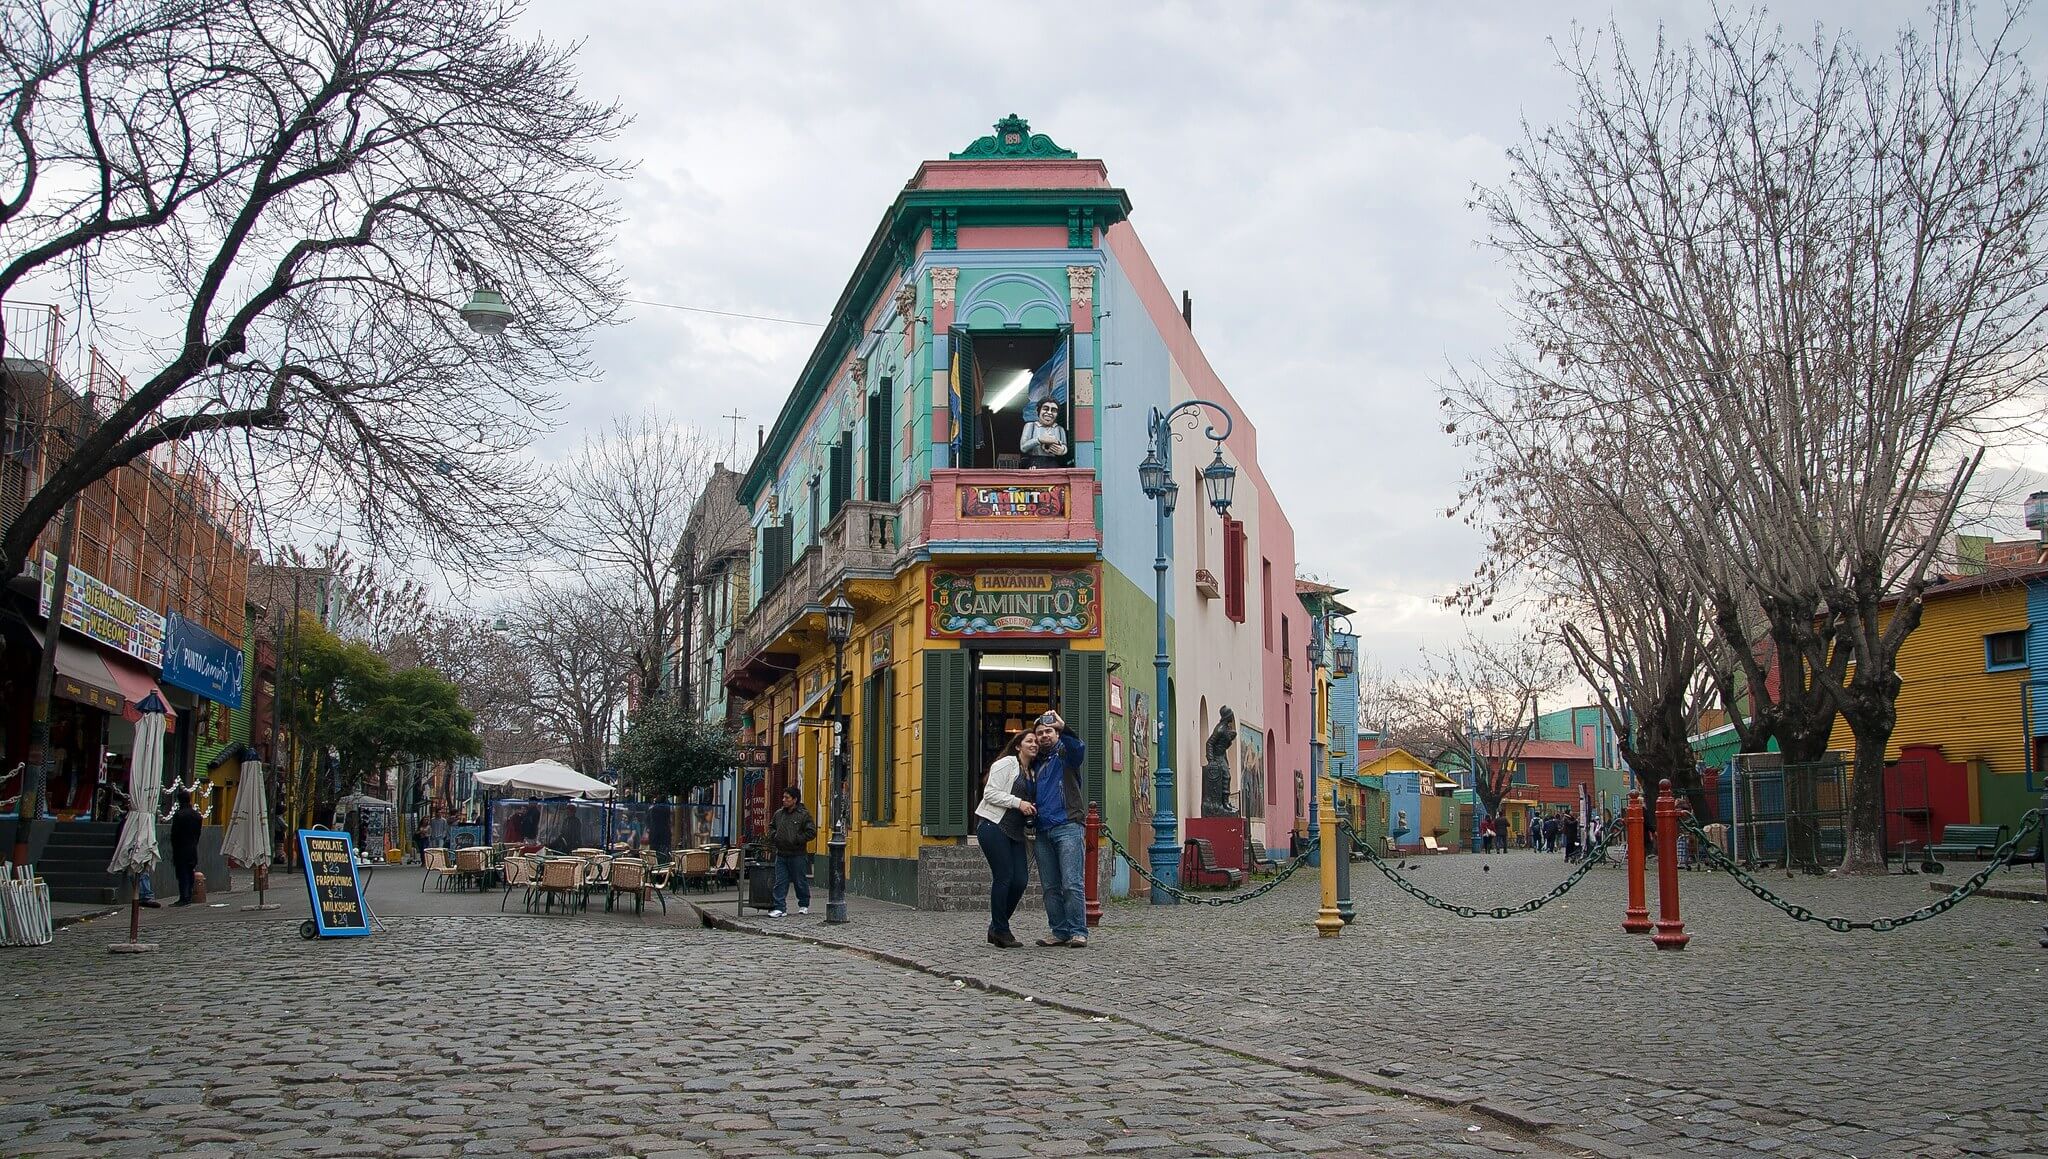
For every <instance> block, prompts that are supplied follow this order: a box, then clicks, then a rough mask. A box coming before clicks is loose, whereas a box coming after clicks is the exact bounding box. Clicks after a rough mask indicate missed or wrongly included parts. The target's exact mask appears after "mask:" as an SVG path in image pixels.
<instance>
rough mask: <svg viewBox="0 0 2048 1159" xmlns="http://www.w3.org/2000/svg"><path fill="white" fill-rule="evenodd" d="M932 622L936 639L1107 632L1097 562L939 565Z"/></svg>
mask: <svg viewBox="0 0 2048 1159" xmlns="http://www.w3.org/2000/svg"><path fill="white" fill-rule="evenodd" d="M929 583H930V589H929V593H928V594H929V596H930V598H929V599H928V600H927V601H926V607H927V609H928V611H927V612H926V626H927V629H928V631H929V634H930V635H931V636H932V637H933V638H936V639H960V638H964V637H969V636H974V637H988V636H997V637H1017V636H1055V637H1077V636H1078V637H1094V636H1100V635H1101V634H1102V601H1101V598H1100V595H1099V592H1100V589H1101V583H1100V579H1099V575H1098V573H1097V572H1096V569H1095V568H1094V567H1092V566H1091V567H1081V568H1041V567H1023V568H1020V567H1000V568H998V567H991V568H977V569H975V570H972V571H949V570H945V569H942V568H933V569H932V571H931V573H930V580H929Z"/></svg>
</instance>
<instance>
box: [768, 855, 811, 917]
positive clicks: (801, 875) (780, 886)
mask: <svg viewBox="0 0 2048 1159" xmlns="http://www.w3.org/2000/svg"><path fill="white" fill-rule="evenodd" d="M791 882H795V883H796V904H797V905H799V906H802V907H803V908H805V909H809V908H810V906H811V855H810V854H808V853H778V854H776V855H775V908H776V909H779V910H787V909H789V906H788V904H786V903H787V902H788V901H789V885H790V883H791Z"/></svg>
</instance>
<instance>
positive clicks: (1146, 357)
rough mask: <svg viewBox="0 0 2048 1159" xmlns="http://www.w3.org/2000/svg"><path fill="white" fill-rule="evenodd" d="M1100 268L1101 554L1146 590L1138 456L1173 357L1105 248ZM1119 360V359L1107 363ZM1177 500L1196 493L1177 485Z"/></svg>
mask: <svg viewBox="0 0 2048 1159" xmlns="http://www.w3.org/2000/svg"><path fill="white" fill-rule="evenodd" d="M1104 260H1105V269H1104V271H1103V274H1102V276H1101V277H1099V278H1097V279H1096V287H1095V308H1096V312H1097V317H1098V318H1100V319H1101V321H1100V322H1099V323H1098V327H1099V328H1098V332H1097V337H1098V341H1097V343H1096V345H1097V346H1098V347H1099V348H1100V350H1101V354H1102V369H1101V371H1100V372H1099V374H1098V377H1097V378H1096V384H1095V399H1096V414H1097V415H1098V416H1099V426H1098V427H1097V434H1096V442H1097V444H1098V445H1099V447H1100V450H1101V456H1102V458H1101V463H1102V465H1101V467H1100V469H1099V470H1098V472H1097V474H1098V477H1099V478H1100V479H1101V480H1102V508H1103V509H1102V539H1103V543H1102V554H1103V558H1104V559H1106V560H1107V561H1108V562H1109V565H1110V566H1111V567H1114V568H1116V569H1117V570H1118V571H1120V572H1122V573H1123V574H1124V576H1125V578H1127V579H1129V580H1130V581H1131V582H1132V583H1134V584H1137V585H1138V587H1139V588H1140V589H1141V590H1143V591H1147V592H1149V591H1151V590H1152V558H1153V552H1154V551H1155V550H1156V549H1157V544H1158V530H1157V529H1158V522H1157V518H1156V515H1155V513H1154V509H1153V504H1152V501H1151V500H1150V499H1147V498H1146V497H1145V492H1144V491H1143V490H1142V489H1140V488H1139V486H1138V464H1139V463H1140V462H1142V461H1143V460H1144V458H1145V449H1146V447H1145V444H1146V434H1145V420H1146V416H1148V415H1150V414H1151V412H1152V409H1153V408H1154V407H1158V408H1161V409H1164V408H1165V407H1166V406H1167V405H1168V400H1169V398H1170V395H1171V391H1172V371H1171V369H1170V366H1171V360H1170V358H1169V356H1168V354H1167V349H1166V342H1165V340H1164V339H1162V338H1161V337H1160V336H1159V332H1158V330H1156V329H1154V328H1153V326H1152V318H1151V315H1149V314H1147V313H1146V312H1145V306H1144V303H1142V302H1141V301H1139V300H1138V291H1137V290H1136V288H1134V287H1133V286H1132V285H1131V280H1130V278H1129V277H1127V276H1125V274H1124V272H1123V270H1122V268H1121V267H1119V266H1118V265H1117V262H1116V259H1115V257H1114V256H1110V255H1105V259H1104ZM1111 363H1118V364H1120V365H1111ZM1181 490H1182V492H1183V494H1182V495H1181V501H1182V502H1183V503H1185V502H1189V501H1190V500H1191V499H1193V498H1194V497H1192V496H1189V495H1187V494H1185V492H1186V490H1187V488H1186V487H1185V486H1184V487H1182V488H1181ZM1166 600H1167V605H1166V612H1167V615H1169V616H1170V615H1172V614H1173V610H1174V609H1173V591H1172V589H1171V588H1170V587H1169V589H1168V591H1167V593H1166Z"/></svg>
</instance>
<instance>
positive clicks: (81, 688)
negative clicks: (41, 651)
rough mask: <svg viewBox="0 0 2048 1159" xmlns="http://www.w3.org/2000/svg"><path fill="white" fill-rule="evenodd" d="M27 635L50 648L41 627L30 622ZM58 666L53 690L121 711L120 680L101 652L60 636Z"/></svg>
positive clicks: (122, 706) (39, 645) (93, 704)
mask: <svg viewBox="0 0 2048 1159" xmlns="http://www.w3.org/2000/svg"><path fill="white" fill-rule="evenodd" d="M28 634H29V635H31V636H33V637H35V641H36V647H38V648H44V647H48V645H47V644H46V643H45V642H44V640H43V632H42V629H40V628H37V627H36V626H34V625H33V624H31V625H28ZM56 667H57V684H56V687H55V689H54V691H55V692H56V694H57V695H58V696H61V697H63V698H64V699H66V700H76V701H78V702H79V703H81V704H89V705H91V706H93V707H94V708H97V709H101V710H102V711H105V712H119V711H121V710H122V709H123V708H124V707H125V705H124V704H123V703H122V702H123V700H124V699H125V697H124V695H123V693H122V691H121V685H120V682H119V681H117V680H115V679H114V674H113V673H112V672H111V671H109V670H108V668H107V662H106V660H105V659H103V658H102V657H101V656H100V654H99V653H98V652H95V651H93V650H92V649H90V648H87V647H85V646H84V645H82V644H73V643H72V642H71V641H69V640H66V639H64V638H63V637H62V636H59V637H57V664H56Z"/></svg>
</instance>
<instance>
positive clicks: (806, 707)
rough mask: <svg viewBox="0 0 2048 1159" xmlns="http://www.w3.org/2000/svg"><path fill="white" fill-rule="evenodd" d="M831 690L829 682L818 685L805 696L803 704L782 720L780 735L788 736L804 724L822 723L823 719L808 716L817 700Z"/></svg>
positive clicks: (816, 705)
mask: <svg viewBox="0 0 2048 1159" xmlns="http://www.w3.org/2000/svg"><path fill="white" fill-rule="evenodd" d="M831 690H832V685H831V683H830V682H827V683H824V684H820V685H818V690H817V691H816V692H813V693H811V694H810V695H809V696H807V697H805V698H804V702H803V704H802V705H800V706H799V707H798V708H797V710H796V712H794V713H792V714H791V715H790V718H789V719H788V720H786V721H783V722H782V735H784V736H788V735H789V734H790V733H793V732H795V731H796V730H797V729H798V728H800V727H802V726H803V725H806V724H822V723H824V722H823V721H818V720H811V719H808V718H809V717H810V715H811V712H812V710H813V709H815V708H817V707H818V702H819V701H821V700H823V699H825V694H826V693H827V692H830V691H831Z"/></svg>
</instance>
